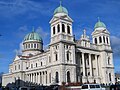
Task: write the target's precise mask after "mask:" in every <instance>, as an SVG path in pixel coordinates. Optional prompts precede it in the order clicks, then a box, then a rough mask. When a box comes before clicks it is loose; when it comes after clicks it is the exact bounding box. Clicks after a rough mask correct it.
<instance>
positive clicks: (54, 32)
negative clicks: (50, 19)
mask: <svg viewBox="0 0 120 90" xmlns="http://www.w3.org/2000/svg"><path fill="white" fill-rule="evenodd" d="M53 34H55V26H54V27H53Z"/></svg>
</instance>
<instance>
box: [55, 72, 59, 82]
mask: <svg viewBox="0 0 120 90" xmlns="http://www.w3.org/2000/svg"><path fill="white" fill-rule="evenodd" d="M55 81H56V83H59V75H58V72H56V76H55Z"/></svg>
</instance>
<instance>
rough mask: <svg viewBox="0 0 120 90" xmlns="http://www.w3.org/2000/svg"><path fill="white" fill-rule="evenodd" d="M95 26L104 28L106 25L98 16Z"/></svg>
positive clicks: (95, 27)
mask: <svg viewBox="0 0 120 90" xmlns="http://www.w3.org/2000/svg"><path fill="white" fill-rule="evenodd" d="M97 28H106V25H105V24H104V23H103V22H101V21H100V19H99V18H98V22H97V23H96V24H95V26H94V29H97Z"/></svg>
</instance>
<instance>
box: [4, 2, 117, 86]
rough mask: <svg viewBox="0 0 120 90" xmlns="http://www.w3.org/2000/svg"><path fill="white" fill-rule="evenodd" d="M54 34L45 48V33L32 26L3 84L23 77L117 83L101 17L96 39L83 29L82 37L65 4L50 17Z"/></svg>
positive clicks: (45, 81)
mask: <svg viewBox="0 0 120 90" xmlns="http://www.w3.org/2000/svg"><path fill="white" fill-rule="evenodd" d="M49 23H50V27H51V30H50V31H51V37H50V43H49V46H48V49H46V50H44V49H43V40H42V37H41V36H40V35H39V34H38V33H37V32H35V31H34V30H31V31H32V32H30V33H28V34H27V35H26V36H25V37H24V39H23V47H24V49H23V51H22V54H21V55H16V56H15V58H14V59H13V62H12V63H11V64H10V65H9V73H7V74H4V75H3V77H2V85H3V86H6V85H7V84H8V83H14V82H15V81H16V80H18V79H20V80H22V81H24V82H29V83H36V84H38V85H40V84H42V85H51V84H59V85H61V84H62V83H63V82H65V83H70V82H73V83H76V82H81V83H88V82H89V83H100V84H101V83H104V84H110V83H115V80H114V77H115V75H114V65H113V52H112V49H111V45H110V33H109V31H108V29H107V27H106V25H105V24H104V23H103V22H102V21H100V20H98V21H97V22H96V24H95V26H94V28H93V32H92V34H91V35H92V41H90V39H89V36H87V35H86V30H83V34H82V35H81V37H80V39H79V40H76V39H75V37H74V35H73V30H72V23H73V20H72V18H71V17H70V16H69V13H68V10H67V9H66V8H65V7H63V6H62V5H61V4H60V6H59V7H57V8H56V9H55V10H54V15H53V17H52V19H51V20H50V22H49Z"/></svg>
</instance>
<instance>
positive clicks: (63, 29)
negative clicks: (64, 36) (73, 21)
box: [62, 24, 65, 32]
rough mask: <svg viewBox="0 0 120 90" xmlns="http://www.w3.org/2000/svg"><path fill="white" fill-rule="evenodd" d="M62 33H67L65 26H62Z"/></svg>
mask: <svg viewBox="0 0 120 90" xmlns="http://www.w3.org/2000/svg"><path fill="white" fill-rule="evenodd" d="M62 32H65V25H64V24H62Z"/></svg>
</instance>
